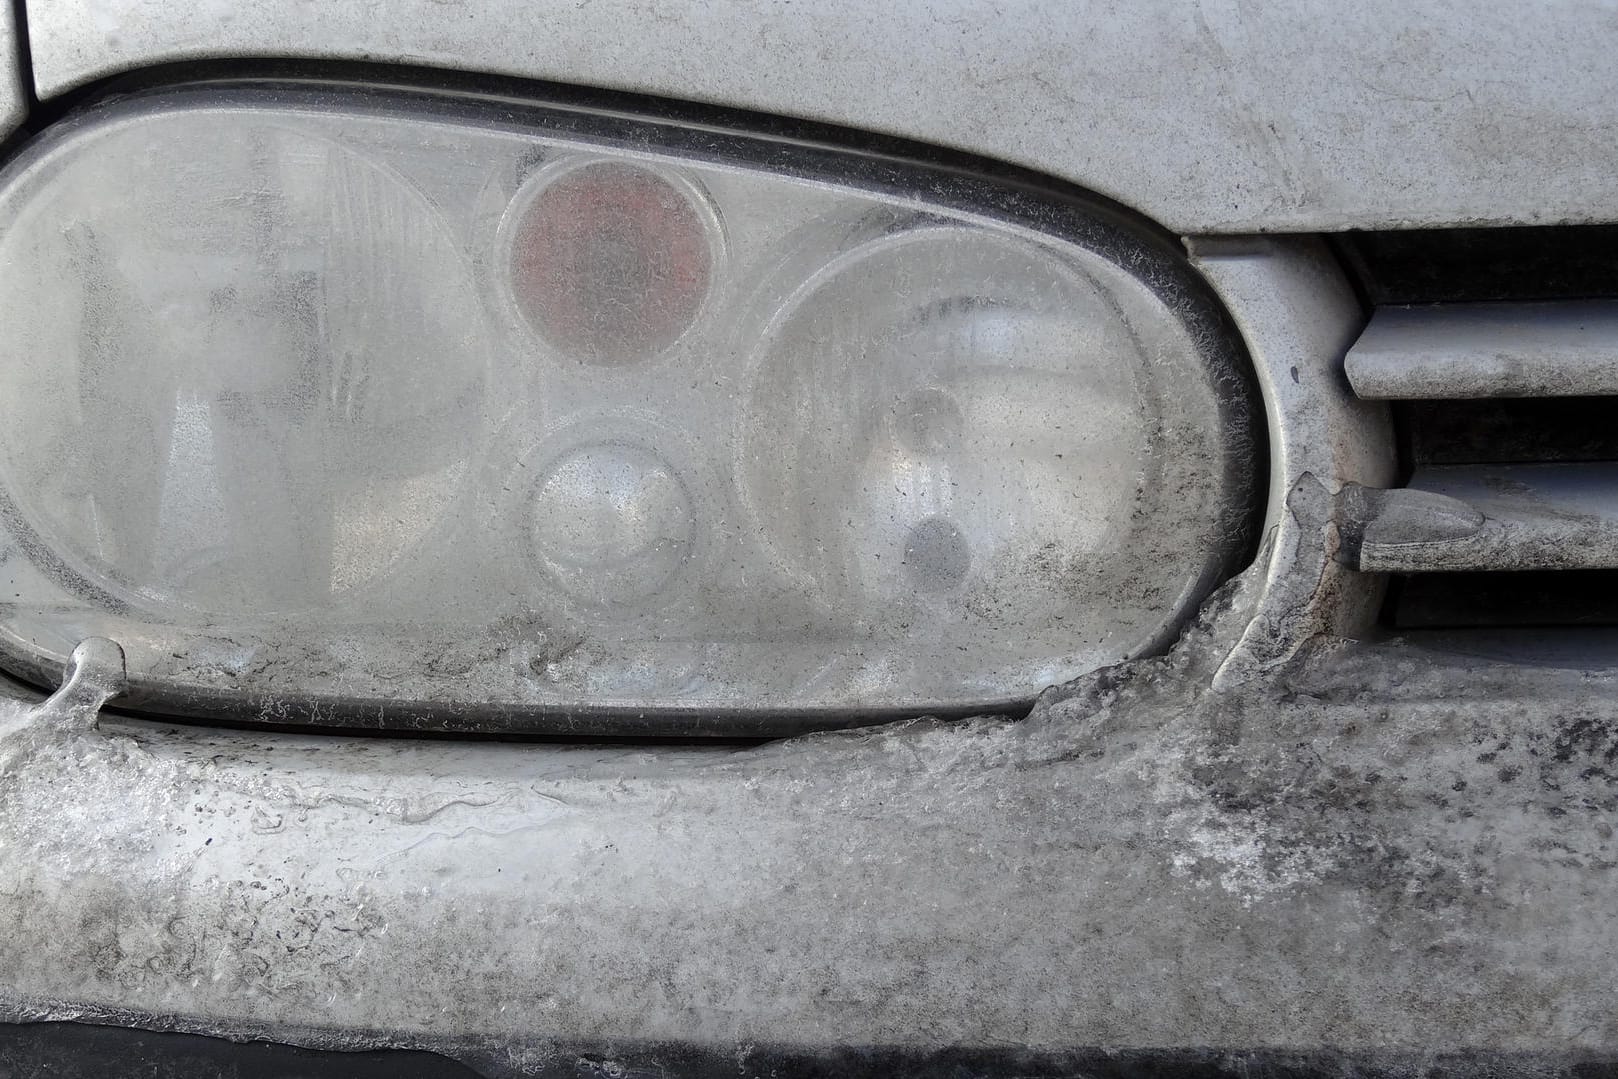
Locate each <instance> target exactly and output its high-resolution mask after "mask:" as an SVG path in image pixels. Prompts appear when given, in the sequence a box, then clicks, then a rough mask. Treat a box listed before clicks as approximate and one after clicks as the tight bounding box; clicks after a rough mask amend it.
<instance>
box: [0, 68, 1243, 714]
mask: <svg viewBox="0 0 1618 1079" xmlns="http://www.w3.org/2000/svg"><path fill="white" fill-rule="evenodd" d="M0 320H3V322H4V325H5V326H6V328H7V329H6V333H5V335H4V338H3V340H0V390H3V392H0V481H3V487H4V510H5V512H4V526H5V530H6V537H5V542H6V551H5V558H4V562H3V565H0V573H3V574H4V581H3V582H0V583H4V584H5V586H6V588H5V591H6V593H8V596H7V599H8V601H9V602H8V603H7V604H6V605H5V607H4V610H3V612H0V624H3V634H4V638H3V642H0V643H3V645H4V650H5V652H6V653H7V654H8V656H9V658H10V666H12V667H13V669H14V670H17V671H19V672H21V673H23V674H25V675H41V674H43V673H48V672H50V671H52V670H54V669H56V668H57V667H59V665H60V664H61V662H62V660H63V658H64V657H66V655H67V654H68V653H69V652H70V651H71V650H72V647H73V645H74V644H76V643H77V642H78V641H79V640H81V639H83V638H84V637H88V636H103V637H109V638H112V639H114V640H116V641H118V642H119V643H120V644H121V645H123V647H124V649H125V652H126V655H127V659H128V665H129V673H130V679H131V686H132V689H131V692H130V695H129V698H128V700H129V703H131V704H133V705H136V706H141V707H153V708H158V707H160V708H167V709H172V710H177V711H193V712H204V713H217V712H219V711H220V710H225V711H228V712H232V713H247V714H252V715H259V716H269V717H273V718H279V719H286V720H311V719H312V720H316V721H326V722H344V723H354V722H363V723H382V724H387V723H400V724H410V725H437V726H447V727H475V726H490V727H493V728H499V729H509V728H513V727H519V728H520V727H530V728H533V729H570V730H583V729H590V730H603V731H606V730H654V729H655V730H665V731H668V732H670V733H705V732H718V731H722V730H728V729H748V730H758V731H767V730H786V729H792V728H794V727H795V726H798V725H802V724H804V723H815V722H822V723H824V722H845V721H851V720H853V719H856V718H862V717H870V716H876V715H889V714H896V713H903V712H926V711H936V710H947V711H951V712H960V711H967V710H972V709H981V708H986V707H1003V706H1006V705H1008V704H1009V703H1012V702H1015V701H1017V700H1019V699H1027V698H1028V697H1030V696H1031V695H1032V694H1034V693H1035V692H1037V691H1038V690H1039V689H1040V688H1042V687H1043V686H1046V685H1048V684H1051V683H1053V682H1056V681H1060V680H1063V679H1067V678H1071V677H1074V676H1076V675H1078V674H1080V673H1083V672H1085V671H1087V670H1091V669H1094V668H1095V667H1097V666H1100V665H1103V664H1106V663H1111V662H1115V661H1117V660H1120V659H1123V658H1125V657H1127V656H1130V655H1133V654H1137V653H1139V652H1141V651H1143V650H1146V649H1150V648H1153V647H1157V646H1159V645H1161V643H1162V642H1163V641H1164V640H1165V639H1166V637H1167V636H1168V635H1169V634H1172V632H1173V631H1174V630H1175V628H1176V627H1177V625H1178V624H1179V622H1180V621H1181V620H1183V618H1184V617H1185V616H1186V615H1187V613H1188V612H1189V610H1190V609H1191V608H1192V607H1193V606H1194V605H1195V604H1196V603H1197V602H1198V601H1200V600H1201V598H1202V597H1203V596H1204V595H1206V593H1207V592H1208V590H1209V589H1210V588H1211V587H1212V586H1213V584H1215V583H1216V582H1217V580H1218V578H1219V577H1220V575H1221V574H1223V573H1224V572H1226V571H1228V570H1229V569H1230V567H1231V565H1232V560H1233V559H1234V558H1236V557H1238V556H1239V555H1240V553H1241V551H1242V550H1243V549H1244V547H1245V545H1246V544H1247V543H1248V542H1249V540H1250V536H1249V534H1248V531H1247V528H1246V526H1247V524H1248V522H1249V514H1250V510H1251V508H1252V505H1253V490H1254V481H1255V477H1254V474H1253V472H1254V469H1253V459H1254V457H1255V456H1256V454H1255V450H1254V435H1253V431H1252V429H1251V425H1252V424H1253V422H1254V420H1253V417H1252V414H1251V413H1252V408H1251V403H1250V397H1249V391H1248V387H1247V383H1246V381H1245V377H1244V374H1243V368H1242V366H1241V360H1240V358H1239V356H1238V355H1237V354H1236V353H1237V350H1236V347H1235V346H1234V344H1233V343H1232V340H1231V338H1230V336H1229V334H1228V332H1227V331H1226V330H1225V328H1224V323H1223V321H1222V319H1221V317H1220V316H1219V314H1218V312H1217V311H1216V309H1215V308H1214V307H1213V306H1212V304H1211V303H1210V301H1208V300H1207V299H1206V298H1205V295H1204V293H1203V292H1202V291H1201V290H1200V287H1199V283H1198V282H1197V281H1196V280H1195V279H1194V278H1193V277H1192V276H1191V274H1190V272H1189V270H1188V269H1186V268H1185V267H1184V266H1183V265H1182V264H1181V263H1180V262H1179V260H1178V259H1177V257H1176V254H1175V252H1174V251H1173V250H1172V248H1171V247H1169V246H1168V245H1167V244H1166V243H1164V242H1163V241H1161V240H1159V239H1158V238H1156V237H1155V236H1152V235H1150V234H1148V233H1144V232H1139V231H1136V230H1135V229H1134V228H1133V227H1132V226H1131V225H1130V224H1128V223H1127V222H1126V221H1124V220H1123V219H1122V218H1120V217H1119V215H1117V214H1116V213H1115V212H1113V211H1110V210H1106V209H1102V208H1096V207H1085V206H1083V205H1079V204H1073V203H1068V202H1065V201H1063V202H1058V201H1053V200H1049V199H1046V198H1043V197H1040V196H1035V195H1031V194H1028V193H1025V192H1021V191H1018V190H1015V189H1010V188H1002V187H997V186H994V185H991V184H988V183H986V182H983V181H980V180H976V179H972V178H967V177H962V176H958V175H953V174H950V173H945V172H934V171H930V170H926V169H920V168H914V167H910V166H903V165H899V164H895V163H893V162H889V161H886V160H885V159H872V158H869V157H862V156H857V155H852V154H846V155H845V154H840V153H837V152H833V151H825V150H813V149H807V148H802V147H796V146H792V145H787V144H780V143H771V142H768V141H765V140H756V139H749V138H745V137H740V136H732V135H728V134H724V133H718V132H714V131H711V130H700V129H693V128H682V127H680V126H678V125H671V124H664V123H643V122H639V121H635V120H629V119H625V118H623V117H619V116H614V115H605V114H593V113H589V112H586V111H580V110H567V109H557V108H538V107H529V106H525V105H519V104H517V103H513V102H509V101H498V102H495V101H482V100H472V99H453V100H449V99H444V100H440V99H436V98H434V97H431V96H428V95H416V94H410V93H404V92H397V93H388V94H382V93H360V92H357V91H350V90H342V89H336V88H316V87H295V86H293V87H289V86H283V87H277V88H275V89H273V90H272V89H269V88H245V87H230V88H220V87H210V88H198V89H193V90H188V91H187V90H181V91H172V92H167V93H161V94H155V95H148V96H145V97H138V98H135V99H133V100H128V101H123V102H119V103H114V104H110V105H105V106H102V107H100V108H97V109H94V110H91V111H89V112H88V113H87V114H85V115H84V116H82V117H80V118H78V119H76V120H74V121H71V122H70V123H68V124H66V125H64V126H63V127H62V128H61V129H60V130H58V131H55V132H53V133H52V134H51V135H49V136H48V137H46V138H45V139H43V140H41V141H40V142H38V143H36V144H35V145H33V146H31V147H29V148H28V149H27V150H25V152H24V153H23V155H22V156H21V158H20V159H19V160H17V161H15V162H14V163H13V164H12V165H11V166H10V167H9V169H8V170H7V171H6V173H5V176H4V180H3V184H0Z"/></svg>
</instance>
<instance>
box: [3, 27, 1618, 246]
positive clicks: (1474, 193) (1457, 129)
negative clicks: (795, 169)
mask: <svg viewBox="0 0 1618 1079" xmlns="http://www.w3.org/2000/svg"><path fill="white" fill-rule="evenodd" d="M27 8H28V21H29V27H30V37H31V40H32V46H33V60H34V70H35V78H36V81H37V84H38V87H39V94H40V96H41V97H43V98H49V97H53V96H55V95H58V94H61V93H63V92H64V91H67V90H69V89H71V88H73V87H75V86H80V85H82V84H84V83H87V82H90V81H92V80H95V79H98V78H101V77H103V76H107V75H110V74H113V73H115V72H119V71H124V70H127V69H130V68H137V67H143V66H147V65H152V64H159V63H164V62H168V61H178V60H199V59H207V58H216V59H217V58H231V57H246V56H253V57H307V58H318V59H342V60H367V61H381V62H387V63H399V64H413V65H428V66H434V67H444V68H457V69H464V70H469V71H478V72H486V73H496V74H504V75H513V76H521V77H525V78H533V79H544V80H550V81H554V82H558V83H570V84H577V85H581V86H592V87H602V88H610V89H615V90H628V91H637V92H642V93H647V94H654V95H661V96H667V97H671V98H678V99H683V100H691V101H699V102H708V103H717V104H720V105H725V106H730V107H736V108H746V109H755V110H761V111H764V112H770V113H777V114H780V115H783V116H792V117H802V118H807V119H812V120H817V121H824V122H829V123H834V124H841V125H846V126H849V127H854V128H861V129H865V130H869V131H875V132H881V133H885V134H890V135H896V136H903V137H906V138H910V139H916V140H921V141H925V142H930V143H935V144H939V145H943V146H948V147H952V148H956V149H959V150H964V151H969V152H972V153H977V154H982V155H985V156H987V157H991V158H997V159H1000V160H1004V161H1008V162H1012V163H1015V164H1018V165H1022V166H1026V167H1029V168H1032V169H1037V170H1040V171H1043V172H1046V173H1049V174H1051V175H1053V176H1056V177H1059V178H1061V179H1063V180H1067V181H1071V182H1073V183H1076V184H1080V185H1083V186H1085V187H1088V188H1091V189H1092V190H1095V191H1098V192H1100V193H1102V194H1104V195H1108V196H1111V197H1113V198H1115V199H1117V200H1119V201H1121V202H1123V203H1124V204H1126V205H1128V206H1132V207H1134V208H1135V209H1137V210H1139V211H1141V212H1142V213H1144V214H1146V215H1147V216H1148V217H1151V218H1153V219H1155V220H1157V221H1158V222H1160V223H1162V224H1163V225H1166V226H1167V227H1169V228H1171V229H1174V230H1176V231H1178V232H1180V233H1184V234H1190V233H1213V232H1227V233H1228V232H1285V231H1313V230H1335V229H1344V228H1394V227H1405V226H1441V225H1481V224H1532V223H1560V222H1572V221H1578V222H1591V221H1613V220H1618V142H1615V141H1614V140H1613V139H1612V137H1611V133H1612V131H1613V130H1614V129H1615V128H1618V65H1615V64H1613V63H1612V52H1611V42H1612V39H1613V35H1614V33H1615V32H1618V5H1615V4H1613V3H1612V2H1611V0H1603V2H1581V0H1554V2H1546V3H1541V4H1535V5H1534V6H1533V8H1532V13H1531V14H1528V13H1526V12H1525V11H1524V9H1522V8H1521V7H1520V6H1519V5H1516V4H1489V5H1478V4H1474V3H1468V2H1466V0H1433V2H1429V3H1424V4H1420V5H1411V4H1408V3H1405V2H1402V0H1366V2H1363V3H1357V4H1349V5H1343V4H1331V3H1325V2H1320V0H1290V2H1287V3H1280V4H1275V3H1272V4H1263V5H1257V4H1243V3H1239V2H1237V0H1198V2H1195V3H1180V2H1177V0H1139V2H1133V3H1102V2H1097V0H1086V2H1082V3H1074V2H1069V0H1009V2H1005V3H995V4H988V3H969V2H964V0H911V2H907V3H892V4H886V3H870V2H868V0H817V2H813V3H803V2H800V3H786V2H764V0H715V2H712V3H700V4H699V3H691V2H689V0H590V2H586V3H577V2H574V0H481V2H477V3H463V2H456V0H397V2H393V3H388V4H385V5H384V4H378V3H374V2H357V0H334V2H328V3H317V4H310V3H302V2H298V0H263V2H261V3H252V4H244V3H238V2H236V0H201V2H200V3H198V4H177V3H173V2H172V0H28V5H27Z"/></svg>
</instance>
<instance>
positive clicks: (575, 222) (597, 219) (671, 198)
mask: <svg viewBox="0 0 1618 1079" xmlns="http://www.w3.org/2000/svg"><path fill="white" fill-rule="evenodd" d="M538 182H539V183H540V184H541V186H540V188H539V190H538V193H537V194H536V195H534V196H533V198H532V201H531V202H528V203H527V205H526V206H523V207H522V208H521V209H520V210H519V213H518V217H517V219H516V225H515V232H514V234H513V239H512V252H511V283H512V291H513V294H514V295H515V297H516V301H517V306H518V308H519V309H520V310H521V311H522V314H523V317H524V318H526V319H527V320H528V322H529V324H530V325H532V326H533V327H534V329H535V330H536V331H537V332H538V333H539V335H540V336H541V337H543V338H544V339H545V340H546V341H547V342H548V343H549V344H550V345H551V346H553V347H554V348H555V349H557V350H558V351H559V352H561V353H562V354H563V355H564V356H566V357H568V358H570V359H574V360H577V361H580V362H583V363H591V364H604V365H613V364H627V363H634V362H636V361H639V360H644V359H647V358H649V357H651V356H655V355H657V354H659V353H661V352H663V351H664V350H665V349H667V348H668V347H669V346H670V345H672V344H673V343H674V342H675V341H676V340H678V339H679V338H680V336H681V335H683V334H684V333H685V331H686V330H687V329H689V328H690V326H691V325H692V323H694V322H695V321H696V318H697V314H698V312H699V311H700V310H701V308H702V304H703V301H704V299H705V298H706V297H707V294H708V287H709V282H710V280H711V278H712V275H713V261H714V254H713V244H712V238H711V235H710V233H711V230H710V227H709V224H708V218H707V216H706V215H705V214H704V212H703V211H702V210H701V209H700V208H699V207H698V205H697V204H696V202H695V201H694V199H693V196H691V195H688V194H687V193H686V192H685V191H683V190H682V189H681V188H680V187H678V186H676V185H675V184H674V183H672V182H670V181H669V180H667V179H665V178H664V177H662V176H660V175H658V174H657V173H656V172H654V171H652V170H650V169H647V168H642V167H640V166H636V165H628V164H621V163H617V162H600V163H596V164H591V165H585V166H583V167H580V168H574V169H569V170H568V171H566V172H563V173H562V174H561V175H559V176H555V177H542V178H541V179H540V180H539V181H538ZM523 198H524V196H523V195H519V196H518V199H519V200H522V199H523ZM519 205H521V203H520V201H519Z"/></svg>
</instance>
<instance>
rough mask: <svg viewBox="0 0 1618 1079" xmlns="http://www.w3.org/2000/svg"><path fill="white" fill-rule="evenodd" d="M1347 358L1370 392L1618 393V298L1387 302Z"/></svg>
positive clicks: (1366, 394)
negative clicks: (1418, 303)
mask: <svg viewBox="0 0 1618 1079" xmlns="http://www.w3.org/2000/svg"><path fill="white" fill-rule="evenodd" d="M1345 368H1346V370H1347V373H1348V381H1349V384H1350V385H1351V386H1352V387H1353V388H1354V392H1355V393H1356V394H1358V395H1359V396H1360V397H1362V398H1365V399H1367V400H1380V401H1415V400H1464V399H1475V398H1498V397H1591V396H1618V301H1611V300H1580V301H1565V302H1560V303H1487V304H1432V305H1424V306H1416V307H1381V308H1378V309H1377V310H1376V313H1375V314H1374V315H1373V316H1372V318H1371V322H1370V325H1368V326H1367V327H1366V329H1365V332H1364V333H1363V334H1362V335H1361V336H1360V339H1359V340H1358V341H1357V342H1355V344H1354V347H1353V348H1352V349H1350V350H1349V353H1348V357H1347V359H1346V361H1345Z"/></svg>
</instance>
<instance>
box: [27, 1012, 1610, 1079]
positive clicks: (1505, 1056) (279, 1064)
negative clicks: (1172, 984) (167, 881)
mask: <svg viewBox="0 0 1618 1079" xmlns="http://www.w3.org/2000/svg"><path fill="white" fill-rule="evenodd" d="M457 1058H458V1059H457ZM518 1060H521V1062H522V1063H521V1064H520V1065H519V1064H517V1063H516V1061H518ZM35 1076H38V1077H44V1076H64V1077H65V1076H96V1077H102V1076H116V1077H118V1079H193V1077H195V1079H203V1077H208V1079H214V1077H217V1076H233V1077H237V1079H339V1077H341V1079H426V1077H440V1076H442V1077H445V1079H474V1077H478V1079H514V1077H516V1076H529V1077H534V1079H609V1077H610V1079H687V1077H689V1079H751V1077H755V1076H756V1077H760V1079H763V1077H769V1079H864V1077H870V1079H896V1077H913V1079H977V1077H984V1079H989V1077H1006V1079H1012V1077H1015V1079H1326V1077H1330V1079H1418V1077H1419V1079H1462V1077H1467V1079H1606V1077H1618V1053H1598V1052H1566V1053H1501V1052H1488V1051H1481V1050H1479V1051H1462V1052H1442V1053H1422V1052H1412V1051H1393V1052H1389V1051H1375V1050H1372V1051H1362V1052H1355V1051H1348V1050H1331V1049H1324V1050H1287V1049H1213V1048H1183V1049H1172V1048H1164V1049H1108V1048H1083V1049H1027V1048H1017V1047H994V1048H958V1047H937V1048H929V1047H898V1046H846V1047H835V1048H813V1049H808V1048H799V1047H792V1046H780V1045H763V1044H748V1045H734V1046H731V1045H722V1046H703V1045H693V1044H682V1043H673V1042H669V1043H662V1044H652V1045H639V1046H637V1047H635V1048H633V1049H627V1050H620V1049H616V1048H614V1047H611V1046H598V1047H595V1048H580V1047H577V1046H568V1045H562V1044H551V1045H533V1046H526V1047H524V1049H523V1051H522V1052H521V1053H506V1052H503V1051H500V1050H497V1049H493V1048H481V1049H479V1048H471V1047H468V1048H465V1049H463V1050H461V1051H459V1052H454V1053H450V1054H444V1053H436V1052H427V1051H423V1050H403V1049H386V1050H367V1051H356V1052H349V1051H341V1050H317V1049H304V1048H298V1047H295V1046H290V1045H282V1044H278V1043H273V1042H261V1041H255V1042H231V1041H226V1040H224V1039H221V1038H212V1037H207V1036H205V1035H199V1034H175V1033H153V1032H150V1031H143V1030H132V1029H129V1028H125V1027H101V1026H90V1025H87V1024H82V1023H35V1024H22V1025H16V1024H0V1079H14V1077H15V1079H24V1077H29V1079H32V1077H35Z"/></svg>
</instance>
